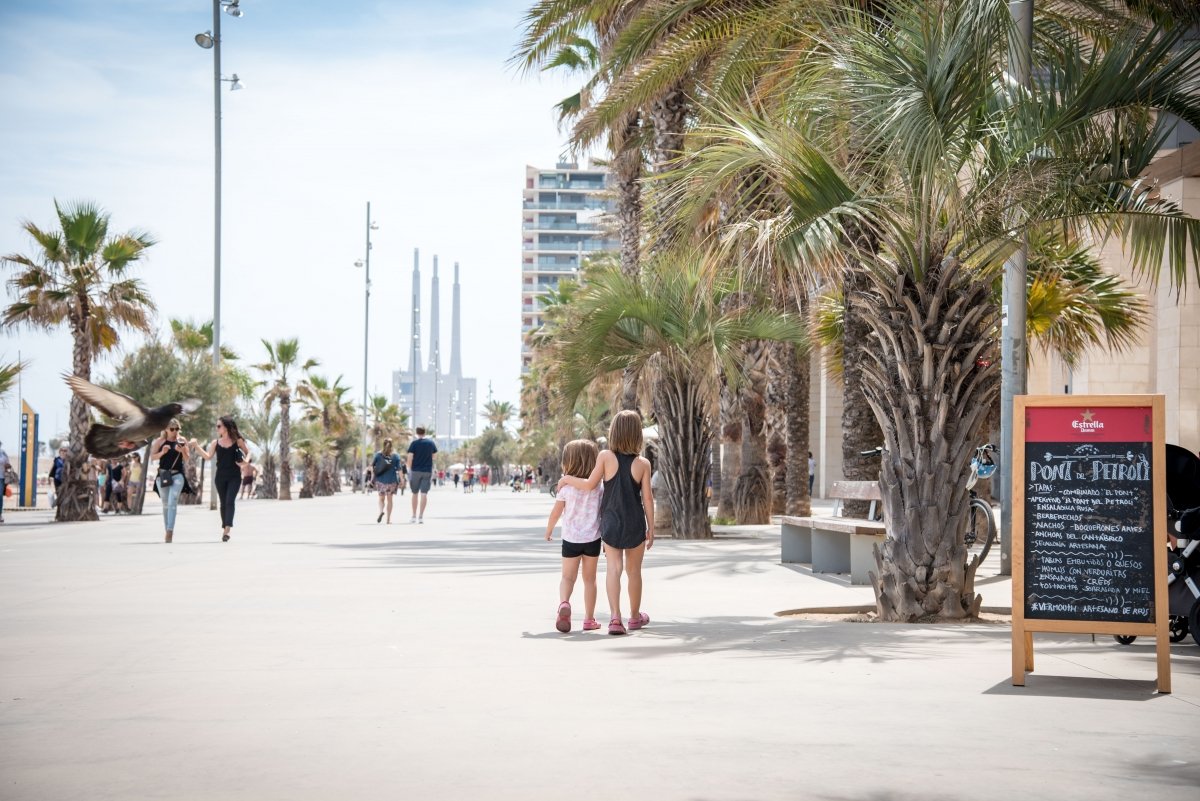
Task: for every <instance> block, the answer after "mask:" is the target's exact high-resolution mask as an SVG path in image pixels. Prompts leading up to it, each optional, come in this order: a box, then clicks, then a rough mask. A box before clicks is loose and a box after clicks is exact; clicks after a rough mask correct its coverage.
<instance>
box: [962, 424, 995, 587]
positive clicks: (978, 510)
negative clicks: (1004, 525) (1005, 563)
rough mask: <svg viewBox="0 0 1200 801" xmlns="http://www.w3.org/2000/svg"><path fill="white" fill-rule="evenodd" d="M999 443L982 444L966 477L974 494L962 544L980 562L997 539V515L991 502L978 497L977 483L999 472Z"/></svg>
mask: <svg viewBox="0 0 1200 801" xmlns="http://www.w3.org/2000/svg"><path fill="white" fill-rule="evenodd" d="M995 453H996V446H994V445H992V444H991V443H990V442H988V443H985V444H983V445H980V446H979V447H978V448H976V449H975V455H974V456H972V457H971V472H970V475H968V477H967V492H968V493H970V495H971V501H970V504H971V505H970V507H969V508H968V509H967V525H966V527H965V529H964V530H963V544H964V545H966V546H967V559H968V561H969V560H970V558H971V555H972V553H977V554H978V555H979V563H980V564H983V560H984V559H986V558H987V555H988V551H990V550H991V549H992V543H994V542H995V541H996V515H995V513H994V512H993V511H992V505H991V504H990V503H988V502H987V501H985V500H984V499H983V498H980V497H979V493H978V492H976V491H975V485H976V484H977V483H978V482H979V480H980V479H984V480H987V479H990V478H991V477H992V476H993V475H994V474H995V472H996V468H997V466H998V465H997V464H996V459H995V457H994V456H993V454H995Z"/></svg>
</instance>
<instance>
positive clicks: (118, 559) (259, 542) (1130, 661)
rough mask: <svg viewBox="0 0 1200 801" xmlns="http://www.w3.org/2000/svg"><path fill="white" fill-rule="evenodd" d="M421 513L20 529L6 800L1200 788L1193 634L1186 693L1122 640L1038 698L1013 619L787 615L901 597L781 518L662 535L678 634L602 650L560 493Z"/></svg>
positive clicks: (343, 501)
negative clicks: (850, 619) (569, 567)
mask: <svg viewBox="0 0 1200 801" xmlns="http://www.w3.org/2000/svg"><path fill="white" fill-rule="evenodd" d="M407 500H408V498H407V496H405V497H404V498H402V499H400V498H398V499H397V501H399V502H401V505H400V506H399V507H398V512H397V514H396V515H395V517H394V519H395V520H398V521H403V522H401V523H400V524H393V525H391V526H386V525H382V524H379V525H377V524H376V523H375V522H374V521H375V511H374V509H375V506H374V501H373V499H365V498H363V496H361V495H360V496H355V495H347V494H343V495H341V496H338V497H335V498H327V499H313V500H305V501H300V500H297V501H293V502H291V503H282V502H273V501H257V500H256V501H250V502H244V503H241V504H240V505H239V510H238V518H237V526H236V527H235V529H234V538H233V540H232V541H231V542H229V543H226V544H222V543H220V542H219V535H220V527H219V518H218V517H217V514H216V513H215V512H209V511H208V509H207V507H205V508H196V507H190V508H187V507H185V508H183V509H181V512H180V519H179V522H178V524H177V527H176V541H175V543H174V544H172V545H164V544H163V543H162V542H161V518H160V517H158V516H157V515H154V514H147V515H145V516H143V517H140V518H131V517H119V518H105V519H104V520H102V521H101V522H100V523H95V524H70V525H54V524H50V523H39V522H37V520H38V517H36V516H35V517H24V516H22V515H21V514H13V515H10V516H9V517H8V520H9V523H8V524H6V525H5V526H4V527H3V528H2V529H0V799H4V801H9V800H10V799H14V800H15V799H20V800H21V801H26V800H27V799H28V800H30V801H33V800H40V799H56V800H58V799H85V798H86V799H88V800H89V801H98V800H100V799H121V801H130V800H131V799H186V800H188V801H199V800H200V799H205V800H207V799H247V801H251V800H252V801H268V800H269V799H288V801H299V800H302V799H314V800H316V799H322V800H324V799H334V798H342V799H347V800H348V801H349V800H353V801H358V799H397V798H399V799H405V798H411V799H521V800H522V801H530V800H534V801H536V800H539V799H547V801H549V800H551V799H553V800H554V801H558V799H562V798H564V797H567V796H573V795H579V794H586V795H587V796H591V797H595V798H622V797H623V798H634V799H641V798H647V799H649V798H654V799H921V800H922V801H929V799H964V798H971V799H1010V798H1012V797H1014V796H1015V795H1017V794H1018V793H1021V794H1024V795H1028V796H1029V797H1031V798H1056V799H1089V801H1095V799H1117V798H1126V797H1132V796H1134V795H1136V796H1137V797H1148V796H1153V795H1155V794H1160V795H1162V796H1164V797H1165V796H1166V795H1167V794H1168V793H1169V794H1170V796H1171V797H1174V798H1183V797H1186V798H1200V790H1198V789H1197V788H1200V760H1198V758H1197V757H1196V755H1195V753H1196V749H1195V746H1194V743H1193V742H1192V738H1191V737H1190V736H1189V734H1190V733H1191V732H1194V731H1195V729H1196V722H1197V720H1198V717H1197V715H1198V713H1200V647H1197V646H1196V645H1195V644H1193V643H1192V641H1191V640H1190V639H1189V640H1188V641H1187V642H1186V643H1182V644H1179V645H1176V646H1174V647H1173V649H1172V653H1173V659H1172V666H1173V681H1174V690H1175V691H1174V693H1173V694H1172V695H1169V696H1157V695H1155V694H1154V691H1153V679H1154V652H1153V646H1152V644H1151V643H1150V641H1143V640H1139V641H1138V642H1137V643H1135V644H1134V645H1133V646H1132V647H1122V646H1118V645H1116V644H1115V643H1113V641H1112V639H1111V638H1109V637H1096V638H1095V640H1094V641H1093V639H1092V638H1091V637H1088V636H1074V637H1072V636H1046V637H1038V638H1037V639H1036V640H1035V644H1036V647H1037V658H1038V672H1037V673H1034V674H1031V675H1030V677H1029V683H1028V686H1026V687H1024V688H1014V687H1011V686H1010V682H1009V665H1010V661H1009V629H1008V627H1007V626H1002V625H966V626H940V627H934V626H887V625H870V624H850V623H828V622H814V621H805V620H799V619H794V618H780V617H777V616H775V614H774V613H775V612H778V611H780V610H785V609H795V608H799V607H811V606H823V605H839V606H846V605H855V604H860V603H863V604H865V603H870V602H871V591H870V589H869V588H851V587H848V586H846V585H845V584H844V583H843V582H841V581H840V580H837V579H832V578H829V577H814V576H812V575H811V574H808V573H807V571H805V570H804V569H803V568H799V567H788V566H781V565H780V564H779V563H778V558H779V538H778V534H777V531H776V530H766V531H760V532H756V531H750V532H743V533H739V534H736V535H733V536H723V537H721V538H719V539H717V540H715V541H713V542H705V543H695V542H680V541H673V540H666V539H660V540H659V541H658V542H657V543H656V545H655V547H654V549H653V550H652V551H651V552H650V553H649V554H648V556H647V559H646V601H645V609H646V611H647V612H648V613H649V614H650V616H651V619H652V622H651V624H650V626H649V627H648V628H646V629H645V630H643V631H641V632H636V633H633V634H631V635H629V636H627V637H609V636H606V635H604V634H602V633H600V632H588V633H586V634H585V633H582V632H580V631H579V630H578V625H579V621H580V618H581V613H580V610H581V600H582V599H581V597H580V593H579V590H578V588H577V591H576V618H575V625H576V630H575V631H573V632H572V633H571V634H569V635H566V636H563V635H560V634H558V633H557V632H556V631H554V629H553V613H554V608H555V605H556V592H557V583H558V566H559V555H558V554H559V544H558V542H557V541H556V542H554V543H553V544H550V543H546V542H544V541H543V540H542V536H541V534H542V531H543V530H544V525H545V517H546V513H547V512H548V510H549V506H550V499H549V498H548V497H547V496H544V495H532V496H527V495H523V494H512V493H509V492H508V491H507V490H506V489H505V488H499V489H498V490H497V489H493V491H492V492H489V493H488V494H482V493H475V494H472V495H464V494H462V493H461V492H457V493H456V492H454V491H453V490H452V489H450V488H443V489H437V490H435V491H434V493H433V494H432V495H431V499H430V506H429V511H428V513H427V517H428V520H427V522H426V524H424V525H421V526H416V525H409V524H408V523H407V506H406V505H405V504H406V502H407ZM26 514H28V515H38V514H39V513H26ZM44 517H45V516H44V515H43V516H42V519H44ZM602 580H603V575H602V576H601V581H602ZM1006 587H1007V584H1006V583H1005V582H1002V581H998V580H995V579H988V580H985V581H984V583H983V586H982V587H981V589H983V591H984V592H985V599H986V600H985V602H986V603H987V604H989V605H994V604H995V605H1007V597H1002V596H1004V594H1005V593H1006V592H1007V590H1006ZM597 611H598V614H597V617H599V618H601V619H602V620H604V619H606V616H607V603H606V602H605V601H604V600H603V587H601V600H600V603H599V608H598V610H597Z"/></svg>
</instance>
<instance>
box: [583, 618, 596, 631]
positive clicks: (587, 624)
mask: <svg viewBox="0 0 1200 801" xmlns="http://www.w3.org/2000/svg"><path fill="white" fill-rule="evenodd" d="M598 628H600V624H599V623H597V622H596V618H594V617H589V618H588V619H587V620H585V621H583V630H584V631H595V630H596V629H598Z"/></svg>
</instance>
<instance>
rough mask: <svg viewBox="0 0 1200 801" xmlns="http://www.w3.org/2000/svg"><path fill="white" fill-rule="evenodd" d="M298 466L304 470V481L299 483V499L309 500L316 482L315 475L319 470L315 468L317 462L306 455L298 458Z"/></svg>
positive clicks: (316, 477)
mask: <svg viewBox="0 0 1200 801" xmlns="http://www.w3.org/2000/svg"><path fill="white" fill-rule="evenodd" d="M300 464H301V466H302V467H303V468H304V481H302V482H300V497H301V498H311V497H312V496H313V487H314V486H315V485H316V483H317V481H318V476H317V474H318V473H319V472H320V469H319V468H318V467H317V462H316V460H314V459H313V458H312V457H311V456H309V455H308V454H307V453H306V454H304V455H303V456H302V457H300Z"/></svg>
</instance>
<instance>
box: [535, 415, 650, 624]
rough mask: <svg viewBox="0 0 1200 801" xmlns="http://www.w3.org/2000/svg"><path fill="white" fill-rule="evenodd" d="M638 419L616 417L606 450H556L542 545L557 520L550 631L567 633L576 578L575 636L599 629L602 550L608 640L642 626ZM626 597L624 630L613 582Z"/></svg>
mask: <svg viewBox="0 0 1200 801" xmlns="http://www.w3.org/2000/svg"><path fill="white" fill-rule="evenodd" d="M641 451H642V418H641V416H640V415H639V414H638V413H637V412H634V411H622V412H619V413H618V414H617V415H616V416H615V417H614V418H613V420H612V424H611V425H610V427H609V432H608V449H606V450H603V451H601V450H599V448H598V447H597V445H596V443H594V442H592V441H591V440H586V439H577V440H573V441H571V442H568V443H567V446H566V447H565V448H564V449H563V458H562V462H563V477H562V478H561V479H559V481H558V487H557V489H558V491H557V494H556V496H555V498H556V499H555V503H554V507H553V509H552V510H551V511H550V519H549V521H548V522H547V523H546V540H547V541H548V542H549V541H550V540H551V539H552V538H553V534H554V527H555V526H556V525H557V524H558V522H559V520H560V519H561V521H562V577H561V579H560V581H559V589H558V592H559V603H558V608H557V610H556V612H555V623H554V625H555V628H556V629H558V631H560V632H562V633H564V634H565V633H567V632H569V631H570V630H571V625H572V621H571V615H572V610H571V594H572V593H573V591H574V589H575V582H576V580H577V579H578V576H579V573H580V569H581V568H582V572H583V606H584V617H583V630H584V631H594V630H596V629H599V628H600V624H599V623H598V622H597V621H596V572H597V567H598V564H599V560H600V550H601V547H603V550H604V569H605V590H606V594H607V596H608V610H609V622H608V633H609V634H616V635H619V634H625V633H626V631H636V630H638V629H640V628H642V627H644V626H646V625H647V624H648V623H649V622H650V616H649V615H647V614H646V613H645V612H644V611H643V610H642V560H643V558H644V557H645V555H646V551H648V550H649V549H650V548H651V547H652V546H653V545H654V498H653V496H652V494H651V489H650V477H651V472H650V462H649V461H648V460H647V459H646V458H645V457H644V456H641V455H640V454H641ZM622 576H624V577H625V578H626V585H627V591H628V596H629V618H628V628H626V623H625V622H624V621H623V618H622V615H621V578H622Z"/></svg>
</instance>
